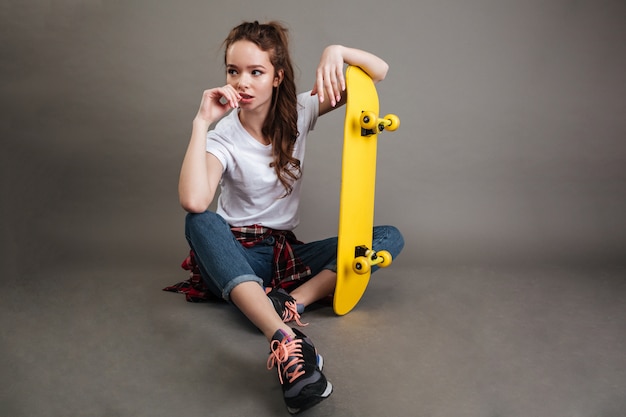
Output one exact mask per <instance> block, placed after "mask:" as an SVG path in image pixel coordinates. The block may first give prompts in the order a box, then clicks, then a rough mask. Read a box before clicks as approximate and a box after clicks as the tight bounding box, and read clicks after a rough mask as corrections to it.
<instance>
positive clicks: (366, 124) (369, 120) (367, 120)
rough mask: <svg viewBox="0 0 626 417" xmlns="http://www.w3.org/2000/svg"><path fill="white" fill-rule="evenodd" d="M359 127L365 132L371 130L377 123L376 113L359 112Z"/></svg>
mask: <svg viewBox="0 0 626 417" xmlns="http://www.w3.org/2000/svg"><path fill="white" fill-rule="evenodd" d="M360 122H361V127H362V128H363V129H367V130H373V129H374V128H375V127H376V124H377V123H378V117H377V116H376V113H374V112H371V111H364V112H361V120H360Z"/></svg>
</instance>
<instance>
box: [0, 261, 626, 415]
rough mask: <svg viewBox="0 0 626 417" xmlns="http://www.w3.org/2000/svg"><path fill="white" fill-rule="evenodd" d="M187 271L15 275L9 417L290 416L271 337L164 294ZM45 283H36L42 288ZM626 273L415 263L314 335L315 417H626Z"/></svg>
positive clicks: (4, 379) (7, 313)
mask: <svg viewBox="0 0 626 417" xmlns="http://www.w3.org/2000/svg"><path fill="white" fill-rule="evenodd" d="M184 277H185V273H184V271H182V270H178V269H176V268H174V267H171V268H168V267H165V268H161V267H157V266H155V267H154V269H153V270H150V269H148V270H146V268H145V266H144V265H137V266H136V267H135V268H129V267H127V266H123V267H122V266H118V267H111V268H110V269H102V268H98V269H95V268H90V267H78V266H75V267H74V268H73V269H70V268H59V269H58V270H56V271H48V272H47V273H46V276H45V277H44V276H43V275H41V276H30V277H22V278H20V279H19V280H18V279H15V280H12V281H6V280H5V283H4V284H3V288H2V293H1V294H0V297H2V298H1V300H2V303H1V304H0V328H1V329H2V333H1V335H2V338H1V342H2V343H1V345H0V375H1V380H0V383H1V384H2V390H0V415H2V416H11V417H48V416H64V417H71V416H81V417H90V416H133V417H143V416H146V417H148V416H149V417H159V416H168V417H169V416H186V417H195V416H203V417H204V416H252V415H254V416H258V417H261V416H275V415H287V413H286V410H285V408H284V404H283V401H282V398H281V392H280V388H279V385H278V382H277V377H276V374H275V371H268V370H266V368H265V361H266V358H267V352H268V346H267V344H266V342H265V340H264V338H263V337H262V336H261V335H260V334H259V333H258V332H257V331H256V330H255V329H254V328H252V327H251V326H250V325H249V324H247V323H246V321H245V320H243V318H242V317H241V316H240V315H239V314H238V313H237V312H235V311H234V310H233V309H232V308H230V307H229V306H227V305H225V304H215V303H212V304H211V303H210V304H191V303H186V302H185V301H184V297H183V296H182V295H178V294H172V293H166V292H163V291H161V287H163V286H165V285H168V284H171V283H174V282H175V281H177V280H182V279H184ZM35 283H36V285H35ZM625 295H626V271H624V270H609V269H572V268H569V269H566V268H540V269H532V270H531V269H524V270H522V269H513V268H508V269H507V268H469V267H467V268H440V269H437V268H414V267H408V266H407V264H403V263H401V262H398V265H395V266H394V267H392V268H390V269H387V270H383V271H381V272H380V273H379V274H377V276H374V279H373V281H372V283H371V286H370V288H369V289H368V292H367V293H366V296H365V298H364V299H363V300H362V302H361V303H360V304H359V306H358V307H357V308H356V310H354V311H353V312H351V313H350V314H348V315H347V316H344V317H335V316H334V315H333V314H332V311H331V310H330V308H318V309H315V310H313V311H310V312H308V313H307V314H306V315H305V316H304V318H305V319H306V321H308V322H309V323H310V324H309V326H308V327H307V328H306V329H305V332H306V333H307V334H308V335H309V336H311V337H312V339H313V340H314V341H315V343H316V345H317V347H318V349H319V350H320V352H321V353H322V354H323V355H324V358H325V361H326V366H325V373H326V375H327V377H328V378H329V379H330V380H331V381H332V383H333V385H334V386H335V391H334V393H333V395H332V396H331V397H330V398H329V399H328V400H327V401H325V402H323V403H321V404H320V405H319V406H318V407H316V408H314V409H312V410H310V411H307V412H306V414H305V415H310V416H330V415H335V416H405V415H406V416H409V415H410V416H432V417H439V416H441V417H450V416H455V417H459V416H472V417H473V416H477V417H478V416H481V417H495V416H520V417H522V416H523V417H526V416H542V417H543V416H546V417H547V416H550V417H559V416H563V417H572V416H604V417H610V416H616V417H617V416H623V415H625V412H626V394H625V393H626V355H625V351H626V327H625V323H626V319H625V316H626V301H625V298H624V297H625Z"/></svg>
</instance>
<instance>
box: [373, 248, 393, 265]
mask: <svg viewBox="0 0 626 417" xmlns="http://www.w3.org/2000/svg"><path fill="white" fill-rule="evenodd" d="M376 257H377V258H382V261H380V262H379V263H378V266H380V267H381V268H386V267H388V266H389V265H391V261H392V260H393V257H392V256H391V253H389V252H388V251H386V250H379V251H378V252H376Z"/></svg>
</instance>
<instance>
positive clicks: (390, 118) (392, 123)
mask: <svg viewBox="0 0 626 417" xmlns="http://www.w3.org/2000/svg"><path fill="white" fill-rule="evenodd" d="M385 121H386V122H387V123H385V124H386V126H385V129H387V130H389V131H391V132H393V131H394V130H396V129H397V128H399V127H400V118H399V117H398V116H396V115H395V114H388V115H386V116H385Z"/></svg>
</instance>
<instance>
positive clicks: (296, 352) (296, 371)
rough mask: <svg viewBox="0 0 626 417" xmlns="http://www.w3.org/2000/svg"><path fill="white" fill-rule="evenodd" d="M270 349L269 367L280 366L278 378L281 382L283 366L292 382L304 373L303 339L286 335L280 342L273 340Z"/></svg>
mask: <svg viewBox="0 0 626 417" xmlns="http://www.w3.org/2000/svg"><path fill="white" fill-rule="evenodd" d="M270 349H271V352H270V357H269V358H268V359H267V369H272V368H273V367H274V366H276V367H277V368H278V379H279V380H280V383H281V384H282V383H283V372H281V368H282V369H284V373H285V376H286V377H287V378H288V380H289V382H290V383H291V382H293V381H295V380H296V379H298V378H299V377H300V376H302V375H304V373H305V372H304V367H303V366H302V365H303V363H304V359H303V358H302V340H298V339H296V340H289V338H287V337H286V336H285V338H284V339H283V340H282V341H280V342H279V341H278V340H272V342H271V343H270ZM287 361H289V362H287ZM285 362H287V363H285ZM291 367H293V369H292V370H291V371H289V368H291Z"/></svg>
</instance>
